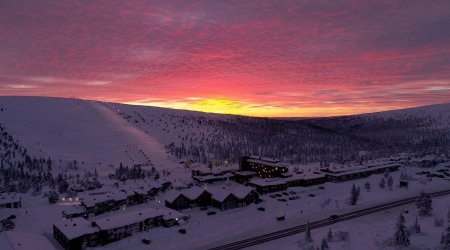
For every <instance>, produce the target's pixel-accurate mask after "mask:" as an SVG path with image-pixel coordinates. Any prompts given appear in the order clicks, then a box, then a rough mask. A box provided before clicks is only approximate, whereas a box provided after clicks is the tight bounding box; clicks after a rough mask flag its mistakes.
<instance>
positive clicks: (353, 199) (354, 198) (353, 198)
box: [347, 183, 359, 206]
mask: <svg viewBox="0 0 450 250" xmlns="http://www.w3.org/2000/svg"><path fill="white" fill-rule="evenodd" d="M358 199H359V191H358V189H357V188H356V186H355V183H353V186H352V189H351V191H350V197H349V198H348V200H347V203H348V204H349V205H352V206H353V205H356V203H357V202H358Z"/></svg>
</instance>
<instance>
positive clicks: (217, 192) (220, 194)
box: [211, 189, 231, 202]
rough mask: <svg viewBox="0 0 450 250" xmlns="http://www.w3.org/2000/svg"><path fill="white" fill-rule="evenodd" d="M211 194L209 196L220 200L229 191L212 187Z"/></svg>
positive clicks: (227, 194)
mask: <svg viewBox="0 0 450 250" xmlns="http://www.w3.org/2000/svg"><path fill="white" fill-rule="evenodd" d="M212 194H213V195H212V197H211V198H213V199H214V200H216V201H219V202H222V201H224V200H225V199H226V198H227V197H228V196H229V195H230V194H231V191H230V190H226V189H214V191H212Z"/></svg>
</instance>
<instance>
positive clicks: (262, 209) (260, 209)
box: [258, 207, 266, 211]
mask: <svg viewBox="0 0 450 250" xmlns="http://www.w3.org/2000/svg"><path fill="white" fill-rule="evenodd" d="M258 210H259V211H266V209H265V208H263V207H258Z"/></svg>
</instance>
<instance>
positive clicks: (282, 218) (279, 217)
mask: <svg viewBox="0 0 450 250" xmlns="http://www.w3.org/2000/svg"><path fill="white" fill-rule="evenodd" d="M276 218H277V220H284V219H285V218H284V215H283V216H278V217H276Z"/></svg>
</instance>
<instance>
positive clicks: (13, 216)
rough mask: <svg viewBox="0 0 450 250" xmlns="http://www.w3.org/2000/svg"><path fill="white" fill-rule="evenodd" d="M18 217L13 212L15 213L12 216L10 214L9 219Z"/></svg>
mask: <svg viewBox="0 0 450 250" xmlns="http://www.w3.org/2000/svg"><path fill="white" fill-rule="evenodd" d="M15 218H16V216H15V215H14V214H13V215H10V216H8V218H7V219H8V220H12V219H15Z"/></svg>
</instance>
